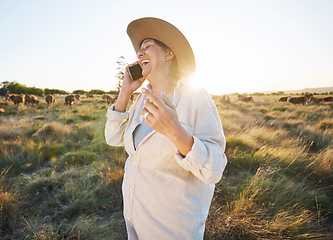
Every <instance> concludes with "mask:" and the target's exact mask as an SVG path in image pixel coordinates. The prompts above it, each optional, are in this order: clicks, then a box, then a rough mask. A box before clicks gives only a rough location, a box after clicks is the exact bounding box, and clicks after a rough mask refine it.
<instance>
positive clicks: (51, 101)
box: [45, 94, 56, 108]
mask: <svg viewBox="0 0 333 240" xmlns="http://www.w3.org/2000/svg"><path fill="white" fill-rule="evenodd" d="M45 101H46V103H47V104H48V105H49V108H50V107H52V105H53V104H54V103H55V102H56V99H55V97H54V96H53V95H51V94H49V95H47V96H46V97H45Z"/></svg>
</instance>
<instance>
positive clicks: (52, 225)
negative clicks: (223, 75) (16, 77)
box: [0, 95, 333, 239]
mask: <svg viewBox="0 0 333 240" xmlns="http://www.w3.org/2000/svg"><path fill="white" fill-rule="evenodd" d="M56 97H57V103H56V105H55V106H54V107H52V108H48V107H47V105H46V103H43V102H41V103H40V105H39V106H34V107H33V106H20V107H17V106H14V105H13V104H11V103H4V102H2V103H0V104H1V105H2V106H3V107H5V110H6V112H5V113H4V114H3V115H1V116H0V172H2V174H1V177H0V231H1V232H0V238H1V239H126V237H127V236H126V230H125V223H124V219H123V216H122V195H121V182H122V176H123V173H124V162H125V160H126V158H127V154H126V152H125V150H124V148H115V147H110V146H108V145H107V144H106V143H105V140H104V126H105V120H106V119H105V114H106V109H107V107H108V106H107V104H106V103H105V102H104V101H101V99H100V98H97V99H85V98H83V99H82V101H81V102H80V104H77V105H74V106H72V107H69V106H64V105H63V102H64V96H56ZM277 99H279V96H255V97H254V102H252V103H241V102H238V100H237V96H235V95H233V96H231V102H232V103H231V104H230V105H222V104H220V103H218V102H216V105H217V108H218V111H219V114H220V116H221V119H222V122H223V128H224V132H225V135H226V138H227V147H226V155H227V157H228V165H227V167H226V170H225V173H224V176H223V178H222V180H221V181H220V182H219V183H218V184H217V185H216V192H215V195H214V198H213V202H212V205H211V209H210V212H209V216H208V220H207V222H206V233H205V239H332V237H333V235H332V232H333V214H332V210H333V201H332V200H333V194H332V192H333V191H332V186H333V157H332V156H333V148H332V146H333V144H332V143H333V132H332V128H333V127H332V123H333V122H332V119H333V114H332V110H333V106H332V104H329V103H325V104H324V103H322V104H319V105H308V106H296V105H292V104H288V103H277V102H276V100H277Z"/></svg>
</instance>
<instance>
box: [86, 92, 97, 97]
mask: <svg viewBox="0 0 333 240" xmlns="http://www.w3.org/2000/svg"><path fill="white" fill-rule="evenodd" d="M86 95H87V98H95V97H94V94H89V93H87V94H86Z"/></svg>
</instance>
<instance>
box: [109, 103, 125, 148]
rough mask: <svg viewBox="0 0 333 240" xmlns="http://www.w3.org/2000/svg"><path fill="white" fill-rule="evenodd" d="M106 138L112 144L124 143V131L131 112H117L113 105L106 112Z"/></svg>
mask: <svg viewBox="0 0 333 240" xmlns="http://www.w3.org/2000/svg"><path fill="white" fill-rule="evenodd" d="M106 117H107V121H106V125H105V140H106V143H107V144H109V145H111V146H123V145H124V131H125V126H126V124H127V122H128V117H129V113H128V111H125V112H123V113H122V112H117V111H115V110H114V105H112V106H111V107H110V108H109V109H108V111H107V113H106Z"/></svg>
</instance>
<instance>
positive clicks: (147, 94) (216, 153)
mask: <svg viewBox="0 0 333 240" xmlns="http://www.w3.org/2000/svg"><path fill="white" fill-rule="evenodd" d="M127 33H128V35H129V37H130V39H131V41H132V44H133V46H134V49H135V50H136V52H137V56H138V59H139V61H138V63H139V64H140V65H141V67H142V75H143V78H141V79H139V80H135V81H132V80H131V78H130V75H129V72H128V68H126V71H125V76H124V80H123V84H122V87H121V90H120V93H119V96H118V99H117V102H116V104H115V105H113V106H111V107H110V108H109V109H108V112H107V123H106V128H105V137H106V141H107V143H108V144H109V145H112V146H124V147H125V149H126V151H127V153H128V155H129V156H128V159H127V160H126V164H125V174H124V180H123V188H122V190H123V199H124V217H125V221H126V228H127V233H128V237H129V239H145V240H146V239H203V236H204V229H205V221H206V219H207V215H208V212H209V207H210V204H211V200H212V197H213V193H214V187H215V183H216V182H218V181H219V180H220V179H221V177H222V173H223V170H224V168H225V165H226V163H227V159H226V156H225V154H224V149H225V137H224V135H223V130H222V124H221V121H220V118H219V116H218V113H217V110H216V107H215V105H214V104H213V102H212V100H211V98H210V96H209V95H208V93H207V92H206V91H205V90H203V89H196V88H193V87H191V86H190V85H189V84H188V83H187V80H186V79H187V78H189V77H191V76H192V75H193V74H194V73H195V60H194V55H193V52H192V49H191V46H190V45H189V43H188V41H187V40H186V38H185V37H184V36H183V34H182V33H181V32H180V31H179V30H178V29H177V28H176V27H174V26H173V25H171V24H170V23H168V22H166V21H164V20H161V19H157V18H142V19H137V20H135V21H133V22H131V23H130V24H129V26H128V28H127ZM134 64H135V63H134ZM131 65H133V64H131ZM131 65H130V66H131ZM145 80H148V82H149V85H148V87H147V88H142V92H143V93H141V94H140V95H139V96H138V98H137V100H136V101H135V103H134V104H133V105H132V106H131V107H130V109H129V111H127V110H126V107H127V105H128V102H129V98H130V96H131V94H132V93H133V92H134V91H135V90H137V89H138V88H139V87H140V86H141V85H142V84H143V82H144V81H145Z"/></svg>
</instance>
